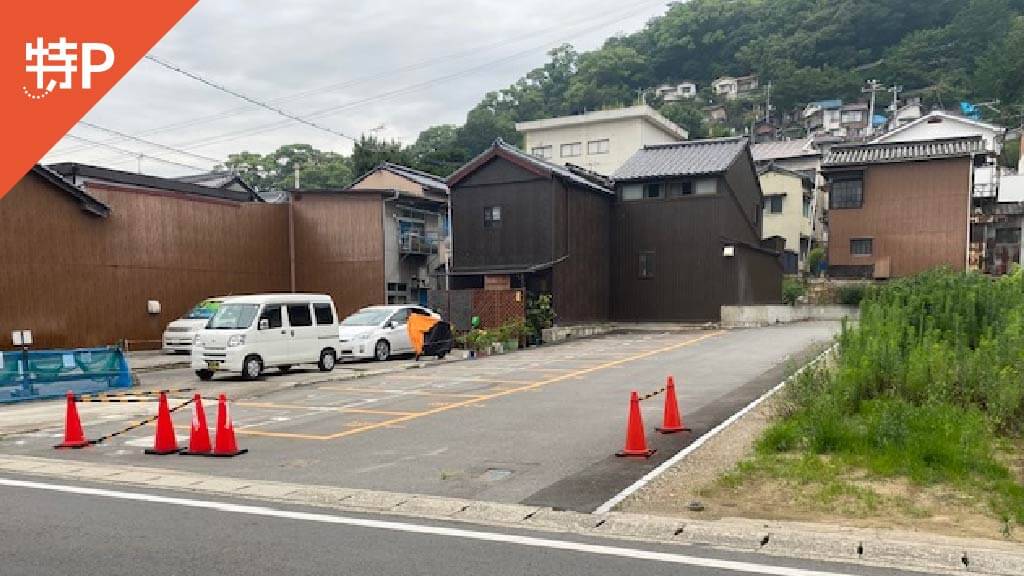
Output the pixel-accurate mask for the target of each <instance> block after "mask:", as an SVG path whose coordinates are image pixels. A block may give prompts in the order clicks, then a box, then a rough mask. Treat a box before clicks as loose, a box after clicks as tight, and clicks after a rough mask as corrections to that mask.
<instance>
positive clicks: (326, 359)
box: [317, 350, 336, 372]
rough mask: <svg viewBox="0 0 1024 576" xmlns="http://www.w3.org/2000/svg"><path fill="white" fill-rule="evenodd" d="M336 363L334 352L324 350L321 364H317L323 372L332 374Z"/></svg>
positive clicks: (321, 354)
mask: <svg viewBox="0 0 1024 576" xmlns="http://www.w3.org/2000/svg"><path fill="white" fill-rule="evenodd" d="M335 361H336V359H335V357H334V350H324V351H323V352H321V353H320V362H318V363H317V366H319V368H320V371H321V372H330V371H331V370H334V363H335Z"/></svg>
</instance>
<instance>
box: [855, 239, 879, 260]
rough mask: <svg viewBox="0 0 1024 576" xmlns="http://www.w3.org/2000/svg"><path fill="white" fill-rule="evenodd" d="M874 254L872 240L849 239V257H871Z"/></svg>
mask: <svg viewBox="0 0 1024 576" xmlns="http://www.w3.org/2000/svg"><path fill="white" fill-rule="evenodd" d="M873 252H874V240H872V239H871V238H851V239H850V256H871V254H872V253H873Z"/></svg>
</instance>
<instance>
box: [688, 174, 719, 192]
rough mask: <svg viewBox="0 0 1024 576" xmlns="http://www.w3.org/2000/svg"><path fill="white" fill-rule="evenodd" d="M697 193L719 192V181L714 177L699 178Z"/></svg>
mask: <svg viewBox="0 0 1024 576" xmlns="http://www.w3.org/2000/svg"><path fill="white" fill-rule="evenodd" d="M694 192H695V193H696V194H697V195H709V194H715V193H716V192H718V181H717V180H715V179H714V178H701V179H700V180H697V187H696V189H695V190H694Z"/></svg>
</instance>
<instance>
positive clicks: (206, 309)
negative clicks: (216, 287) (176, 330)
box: [185, 300, 220, 320]
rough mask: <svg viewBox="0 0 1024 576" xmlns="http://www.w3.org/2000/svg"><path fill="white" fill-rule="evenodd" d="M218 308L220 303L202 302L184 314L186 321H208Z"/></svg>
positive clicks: (213, 301)
mask: <svg viewBox="0 0 1024 576" xmlns="http://www.w3.org/2000/svg"><path fill="white" fill-rule="evenodd" d="M218 308H220V302H217V301H216V300H203V301H202V302H200V303H199V304H196V307H195V308H193V309H191V310H189V311H188V314H185V319H186V320H209V319H210V318H213V315H214V314H216V313H217V309H218Z"/></svg>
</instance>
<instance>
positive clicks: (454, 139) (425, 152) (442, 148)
mask: <svg viewBox="0 0 1024 576" xmlns="http://www.w3.org/2000/svg"><path fill="white" fill-rule="evenodd" d="M458 139H459V128H458V126H455V125H454V124H441V125H438V126H431V127H430V128H427V129H426V130H424V131H422V132H420V135H419V137H418V138H416V142H415V143H414V144H413V145H412V146H410V147H409V149H408V152H409V156H410V160H411V162H412V167H413V168H416V169H417V170H422V171H424V172H430V173H431V174H437V175H438V176H448V175H449V174H451V173H452V172H454V171H455V169H456V168H458V167H459V166H461V165H463V164H464V163H465V162H466V161H467V160H469V153H468V152H466V150H465V149H464V148H462V147H461V146H460V145H459V141H458Z"/></svg>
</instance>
